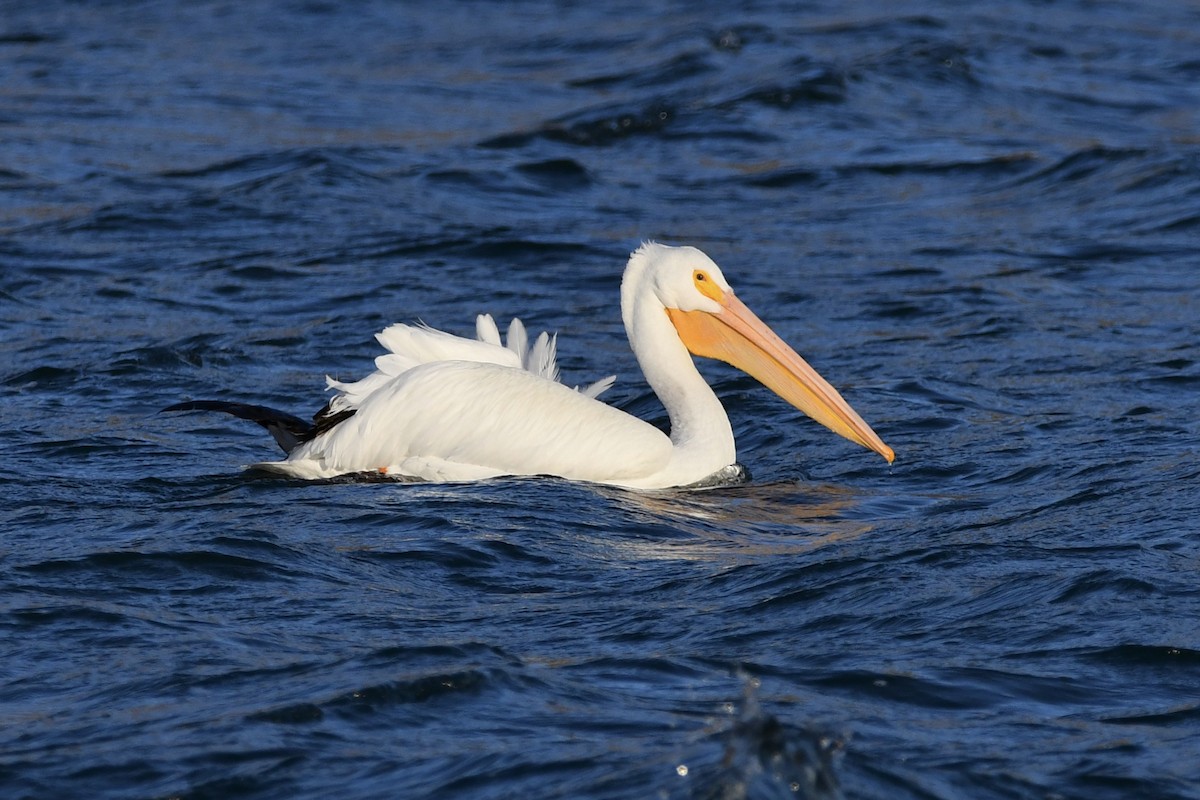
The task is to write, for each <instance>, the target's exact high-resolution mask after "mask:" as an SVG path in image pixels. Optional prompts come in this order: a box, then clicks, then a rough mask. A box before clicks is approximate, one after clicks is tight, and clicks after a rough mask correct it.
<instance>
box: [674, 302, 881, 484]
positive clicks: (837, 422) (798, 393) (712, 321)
mask: <svg viewBox="0 0 1200 800" xmlns="http://www.w3.org/2000/svg"><path fill="white" fill-rule="evenodd" d="M714 288H715V287H714ZM710 291H711V290H710ZM706 294H708V293H707V292H706ZM716 294H718V295H719V296H717V297H714V298H713V299H715V300H717V302H719V303H720V304H721V310H720V311H718V312H716V313H709V312H707V311H680V310H678V309H674V308H668V309H667V314H668V315H669V316H670V318H671V322H672V323H674V325H675V329H676V330H677V331H678V332H679V338H680V339H682V340H683V343H684V345H685V346H686V347H687V349H688V350H689V351H691V352H692V353H693V354H694V355H698V356H703V357H705V358H715V359H717V360H718V361H724V362H725V363H727V364H732V365H733V366H735V367H737V368H738V369H740V370H742V371H743V372H746V373H747V374H749V375H752V376H753V377H755V378H757V379H758V380H759V381H760V382H762V384H763V385H764V386H766V387H767V388H768V389H770V390H771V391H773V392H775V394H777V395H779V396H780V397H782V398H783V399H784V400H787V401H788V402H789V403H791V404H792V405H793V406H795V407H796V408H798V409H800V410H801V411H803V412H804V413H805V414H807V415H808V416H810V417H812V418H813V419H814V420H816V421H817V422H819V423H821V424H822V425H824V426H825V427H826V428H829V430H831V431H833V432H834V433H836V434H838V435H840V436H844V437H846V438H847V439H849V440H850V441H852V442H858V443H859V444H861V445H862V446H863V447H866V448H867V449H869V450H874V451H875V452H876V453H879V455H881V456H883V457H884V458H886V459H887V462H888V463H889V464H890V463H892V461H893V460H894V459H895V457H896V454H895V453H894V452H893V451H892V448H890V447H888V446H887V445H886V444H884V443H883V440H882V439H880V438H879V436H878V435H877V434H876V433H875V431H873V430H871V426H870V425H868V424H867V423H866V422H864V421H863V419H862V417H860V416H859V415H858V414H857V413H855V411H854V409H853V408H851V407H850V404H849V403H847V402H846V401H845V400H843V399H842V396H841V395H840V394H838V392H837V389H834V388H833V387H832V386H830V385H829V383H828V382H827V381H826V380H825V379H824V378H822V377H821V376H820V375H818V374H817V371H816V370H815V369H813V368H812V367H810V366H809V365H808V362H806V361H805V360H804V359H803V358H801V357H800V355H799V354H798V353H797V352H796V351H795V350H793V349H792V348H791V347H789V346H788V344H787V343H786V342H785V341H783V340H782V339H780V338H779V337H778V336H777V335H776V334H775V332H774V331H772V330H771V329H770V328H768V327H767V325H766V323H764V322H763V321H762V320H760V319H759V318H758V317H757V316H755V315H754V312H753V311H751V310H750V309H749V308H747V307H746V306H745V304H744V303H742V301H741V300H739V299H737V297H735V296H734V294H733V292H731V291H730V292H723V291H720V290H719V289H718V290H717V291H716ZM710 296H711V294H710Z"/></svg>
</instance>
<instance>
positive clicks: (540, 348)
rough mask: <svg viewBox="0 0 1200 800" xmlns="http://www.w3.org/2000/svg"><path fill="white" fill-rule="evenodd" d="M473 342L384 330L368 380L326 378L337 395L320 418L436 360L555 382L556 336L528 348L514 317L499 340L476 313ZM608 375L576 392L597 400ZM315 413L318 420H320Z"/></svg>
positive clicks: (490, 323) (420, 330)
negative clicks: (520, 371) (381, 349)
mask: <svg viewBox="0 0 1200 800" xmlns="http://www.w3.org/2000/svg"><path fill="white" fill-rule="evenodd" d="M475 332H476V338H475V339H467V338H465V337H462V336H455V335H453V334H450V333H446V332H445V331H439V330H437V329H435V328H431V327H429V326H428V325H405V324H402V323H398V324H396V325H391V326H389V327H387V328H385V329H384V330H383V331H381V332H380V333H378V334H376V336H375V338H376V339H377V340H378V341H379V343H380V344H381V345H383V347H384V349H386V350H387V351H388V352H387V353H385V354H384V355H382V356H379V357H378V358H376V359H375V371H374V372H372V373H371V374H370V375H368V376H367V377H365V378H363V379H361V380H358V381H352V382H343V381H338V380H334V379H333V378H330V377H328V376H326V378H325V383H326V385H327V387H328V388H330V389H333V390H334V391H336V392H338V394H337V396H335V397H334V398H333V399H332V400H330V401H329V405H328V406H327V407H326V408H325V409H324V410H323V411H322V412H321V415H325V416H330V417H332V416H334V415H338V414H345V413H346V412H349V411H351V410H353V409H357V408H359V407H360V406H361V405H362V404H363V402H364V401H365V400H366V398H368V397H369V396H371V395H372V394H374V393H375V392H376V391H377V390H378V389H380V388H381V387H382V386H384V385H386V384H388V383H389V382H390V381H392V380H393V379H394V378H397V377H399V376H400V375H403V374H404V373H405V372H407V371H409V370H411V369H413V368H415V367H418V366H421V365H422V364H432V363H435V362H439V361H469V362H474V363H479V364H496V365H498V366H502V367H510V368H513V369H524V370H528V371H529V372H531V373H533V374H534V375H538V376H540V377H543V378H546V379H547V380H551V381H557V380H558V378H559V375H558V364H557V359H556V355H557V337H556V336H550V335H549V334H547V333H545V332H543V333H541V334H539V335H538V337H537V338H536V339H535V340H534V342H533V344H532V345H530V344H529V337H528V334H527V333H526V331H525V326H524V325H523V324H522V323H521V320H519V319H515V318H514V319H513V321H512V322H511V323H510V324H509V326H508V343H507V345H505V344H502V343H501V341H500V330H499V328H497V327H496V322H495V320H493V319H492V317H491V315H490V314H480V315H479V316H478V317H476V319H475ZM613 381H614V378H613V376H611V375H610V376H608V377H607V378H602V379H601V380H599V381H596V382H595V383H593V384H591V385H589V386H587V387H584V388H583V389H580V391H581V392H583V393H584V394H585V395H587V396H588V397H597V396H598V395H599V394H600V393H601V392H603V391H605V390H606V389H608V388H609V387H610V386H612V384H613ZM321 415H319V416H321Z"/></svg>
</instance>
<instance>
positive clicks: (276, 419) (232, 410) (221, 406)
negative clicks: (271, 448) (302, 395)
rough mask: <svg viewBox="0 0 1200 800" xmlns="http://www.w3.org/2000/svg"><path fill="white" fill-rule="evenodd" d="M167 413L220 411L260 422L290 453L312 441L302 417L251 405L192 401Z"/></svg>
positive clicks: (172, 408)
mask: <svg viewBox="0 0 1200 800" xmlns="http://www.w3.org/2000/svg"><path fill="white" fill-rule="evenodd" d="M163 411H164V412H166V411H220V412H223V413H225V414H232V415H233V416H235V417H237V418H238V419H246V420H250V421H251V422H256V423H258V424H259V425H261V426H263V427H264V428H266V429H267V431H268V432H269V433H270V434H271V436H272V437H273V438H274V439H275V442H276V443H277V444H278V445H279V446H280V447H281V448H283V452H285V453H290V452H292V450H293V449H295V447H296V445H298V444H300V443H301V442H304V441H307V440H308V439H309V438H311V434H312V431H313V426H312V425H311V424H309V423H308V422H305V421H304V420H302V419H300V418H299V417H296V416H292V415H291V414H288V413H286V412H283V411H278V410H276V409H274V408H268V407H266V406H256V405H251V404H249V403H230V402H227V401H225V400H188V401H187V402H184V403H176V404H175V405H173V406H167V407H166V408H164V409H163Z"/></svg>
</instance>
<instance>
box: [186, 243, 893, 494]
mask: <svg viewBox="0 0 1200 800" xmlns="http://www.w3.org/2000/svg"><path fill="white" fill-rule="evenodd" d="M621 313H622V317H623V319H624V322H625V330H626V332H627V334H628V336H629V343H630V345H631V347H632V348H633V351H634V354H635V355H636V356H637V360H638V363H639V364H640V365H641V367H642V370H643V372H644V373H645V376H646V380H647V382H648V383H649V384H650V386H651V388H653V389H654V391H655V392H656V393H657V395H658V397H659V398H660V399H661V400H662V402H663V405H664V406H665V407H666V410H667V413H668V415H669V417H670V423H671V434H670V436H669V437H668V436H667V435H666V434H664V433H663V432H662V431H660V430H658V429H657V428H655V427H654V426H653V425H650V424H649V423H647V422H644V421H643V420H640V419H638V418H636V417H633V416H631V415H629V414H627V413H625V412H623V411H620V410H618V409H615V408H613V407H612V406H609V405H607V404H605V403H603V402H601V401H600V400H597V399H596V397H595V396H596V395H598V394H599V393H600V392H601V391H603V390H604V389H605V388H607V386H608V385H609V384H610V383H611V378H610V379H606V380H605V381H601V382H599V383H597V384H594V385H593V386H591V387H589V388H588V389H585V390H583V391H577V390H574V389H570V388H568V387H566V386H564V385H562V384H561V383H559V382H558V380H557V369H556V367H555V365H554V349H555V343H554V340H553V339H548V338H547V337H546V335H545V334H542V337H541V338H540V339H539V340H538V341H537V342H536V343H535V344H534V346H533V347H531V348H529V347H526V342H525V340H524V329H523V328H522V327H521V326H520V324H519V322H517V321H515V320H514V324H513V326H512V327H511V328H510V330H509V337H508V346H507V347H505V346H502V345H501V343H500V336H499V332H498V331H497V330H496V327H495V324H494V323H493V322H492V321H491V318H490V317H486V316H484V317H480V318H479V321H478V329H479V338H478V340H470V339H463V338H459V337H456V336H451V335H449V334H446V333H442V332H440V331H435V330H432V329H430V328H423V327H413V326H408V325H394V326H392V327H390V328H388V329H387V330H385V331H384V332H383V333H381V334H380V335H379V337H378V338H379V340H380V342H381V343H382V344H383V345H384V346H385V347H387V348H388V349H389V350H390V351H391V352H390V353H389V354H387V355H384V356H381V357H380V358H379V359H377V360H376V366H377V367H378V369H377V370H376V372H374V373H372V374H371V375H369V376H367V377H366V378H364V379H363V380H360V381H358V382H356V383H339V382H337V381H334V380H329V385H330V387H331V388H334V389H336V390H337V391H338V392H339V394H338V395H337V396H335V397H334V399H333V400H332V401H331V402H330V405H329V406H328V407H327V408H326V409H325V410H324V411H323V412H322V413H321V414H320V415H318V416H317V417H316V422H317V426H316V428H314V429H312V430H310V431H305V432H304V433H303V434H302V435H301V436H300V437H299V439H298V440H294V441H289V442H288V443H285V442H284V441H283V440H280V437H279V436H278V435H277V436H276V438H277V440H280V443H281V444H283V445H284V446H285V449H289V453H288V457H287V458H286V459H285V460H283V461H277V462H269V463H264V464H258V465H255V466H256V467H258V468H265V469H269V470H272V471H277V472H281V473H285V474H287V475H290V476H294V477H298V478H328V477H333V476H336V475H342V474H346V473H356V472H364V471H378V472H381V473H385V474H387V475H388V476H393V477H411V478H419V479H423V480H428V481H474V480H480V479H485V478H492V477H496V476H500V475H553V476H559V477H562V478H567V479H570V480H580V481H591V482H595V483H603V484H611V485H616V486H624V487H629V488H634V489H659V488H666V487H673V486H686V485H688V484H694V483H698V482H701V481H703V480H704V479H706V478H708V477H710V476H712V475H714V474H715V473H718V472H719V471H721V470H724V469H726V468H728V467H730V466H731V465H733V464H734V463H735V461H736V454H735V449H734V441H733V431H732V428H731V427H730V424H729V418H728V417H727V416H726V414H725V409H724V408H723V407H722V406H721V402H720V401H719V400H718V399H717V396H716V395H715V394H714V393H713V391H712V389H711V388H710V387H709V386H708V384H707V383H706V382H705V381H704V379H703V378H702V377H701V375H700V373H699V371H698V370H697V369H696V366H695V364H694V363H693V362H692V357H691V354H690V353H689V350H690V351H691V353H694V354H696V355H702V356H708V357H712V358H718V359H721V360H724V361H728V362H729V363H731V364H734V365H735V366H738V367H740V368H742V369H743V370H745V371H746V372H749V373H750V374H751V375H753V376H754V377H756V378H758V379H759V380H760V381H762V382H763V383H764V384H765V385H767V386H768V387H769V388H771V389H772V390H774V391H775V392H776V393H778V394H779V395H780V396H782V397H783V398H784V399H785V400H787V401H788V402H790V403H792V404H793V405H795V406H796V407H797V408H800V409H801V410H802V411H804V412H805V413H807V414H809V416H812V417H813V418H814V419H816V420H817V421H818V422H821V423H822V424H824V425H826V426H827V427H829V428H831V429H832V430H834V431H835V432H837V433H839V434H841V435H843V436H846V437H847V438H849V439H851V440H853V441H856V442H858V443H860V444H862V445H864V446H866V447H868V448H870V449H872V450H874V451H875V452H877V453H879V454H881V455H883V456H884V457H885V458H886V459H887V460H888V461H889V462H891V460H892V458H893V454H892V450H891V449H890V448H888V447H887V445H885V444H884V443H883V442H882V441H881V440H880V438H879V437H878V436H877V435H876V434H875V433H874V431H872V430H871V428H870V427H869V426H868V425H867V424H866V423H865V422H863V421H862V419H861V418H860V417H859V416H858V415H857V414H856V413H855V412H854V411H853V410H852V409H851V408H850V406H849V405H848V404H847V403H846V402H845V401H844V400H843V399H842V398H841V396H840V395H838V393H837V391H836V390H834V389H833V387H831V386H830V385H829V384H828V383H826V382H825V381H824V380H823V379H822V378H821V377H820V376H819V375H817V373H816V372H815V371H813V370H812V368H811V367H809V366H808V364H806V363H805V362H804V360H803V359H801V358H800V356H799V355H797V354H796V353H795V351H793V350H792V349H791V348H790V347H788V346H787V345H786V344H785V343H784V342H783V341H782V340H781V339H779V337H777V336H776V335H775V334H774V333H773V332H771V330H770V329H769V328H767V326H766V325H765V324H763V323H762V322H761V321H760V320H759V319H758V318H757V317H755V316H754V314H753V313H751V312H750V311H749V309H747V308H746V307H745V306H744V305H742V303H741V301H740V300H738V299H737V298H736V296H734V294H733V290H732V289H730V287H729V284H728V283H727V282H726V281H725V278H724V277H723V276H722V274H721V271H720V268H718V267H717V265H716V264H715V263H713V262H712V260H711V259H709V258H708V256H706V255H705V254H704V253H702V252H700V251H699V250H697V249H695V248H692V247H667V246H664V245H660V244H655V243H647V244H644V245H643V246H642V247H640V248H639V249H638V250H636V251H635V252H634V253H633V254H632V255H631V256H630V259H629V263H628V266H627V267H626V270H625V275H624V278H623V279H622V283H621ZM203 407H214V406H211V405H210V406H204V405H202V404H181V406H179V407H178V408H203ZM255 408H256V407H255ZM224 410H228V409H224ZM291 419H293V420H294V418H291ZM256 421H259V422H260V424H263V425H264V426H267V427H269V426H268V425H267V423H266V422H264V421H263V420H261V419H258V420H256ZM300 424H304V423H300ZM273 432H274V431H273Z"/></svg>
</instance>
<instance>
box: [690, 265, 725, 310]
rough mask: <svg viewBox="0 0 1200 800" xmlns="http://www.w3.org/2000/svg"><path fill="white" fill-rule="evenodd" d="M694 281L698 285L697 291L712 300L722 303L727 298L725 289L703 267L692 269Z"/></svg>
mask: <svg viewBox="0 0 1200 800" xmlns="http://www.w3.org/2000/svg"><path fill="white" fill-rule="evenodd" d="M692 283H694V284H695V285H696V291H698V292H700V294H702V295H704V296H705V297H707V298H709V299H710V300H716V301H717V302H718V303H720V302H721V301H722V300H724V299H725V290H724V289H722V288H721V287H720V286H718V285H717V282H716V281H714V280H713V279H712V276H711V275H709V274H708V273H707V272H705V271H704V270H702V269H697V270H693V271H692Z"/></svg>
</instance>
